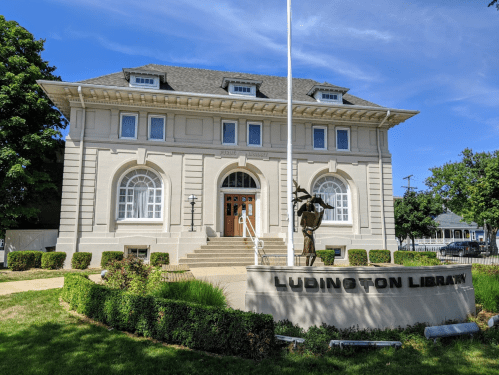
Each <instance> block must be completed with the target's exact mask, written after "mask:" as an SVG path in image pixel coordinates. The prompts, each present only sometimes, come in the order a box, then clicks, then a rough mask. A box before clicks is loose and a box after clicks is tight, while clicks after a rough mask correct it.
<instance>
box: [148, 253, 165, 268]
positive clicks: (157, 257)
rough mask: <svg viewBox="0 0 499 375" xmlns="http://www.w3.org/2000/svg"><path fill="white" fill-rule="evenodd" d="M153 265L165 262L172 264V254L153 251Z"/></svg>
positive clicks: (160, 264)
mask: <svg viewBox="0 0 499 375" xmlns="http://www.w3.org/2000/svg"><path fill="white" fill-rule="evenodd" d="M150 264H151V266H153V267H157V266H162V265H163V264H167V265H168V264H170V254H168V253H151V262H150Z"/></svg>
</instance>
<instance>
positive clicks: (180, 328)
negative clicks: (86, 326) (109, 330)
mask: <svg viewBox="0 0 499 375" xmlns="http://www.w3.org/2000/svg"><path fill="white" fill-rule="evenodd" d="M61 296H62V298H63V300H64V301H66V302H68V303H69V305H70V308H71V309H73V310H76V311H77V312H79V313H80V314H85V315H86V316H88V317H90V318H92V319H95V320H97V321H100V322H102V323H104V324H107V325H110V326H112V327H114V328H116V329H119V330H126V331H129V332H136V333H137V334H139V335H144V336H147V337H152V338H153V339H157V340H161V341H164V342H167V343H170V344H177V345H184V346H186V347H189V348H192V349H197V350H205V351H209V352H213V353H220V354H224V355H238V356H242V357H246V358H252V359H262V358H265V357H268V356H269V355H270V354H271V352H272V348H273V346H274V321H273V319H272V316H271V315H266V314H255V313H251V312H244V311H240V310H233V309H228V308H219V307H210V306H202V305H199V304H195V303H189V302H184V301H172V300H166V299H163V298H156V297H153V296H141V295H134V294H131V293H126V292H123V291H121V290H117V289H115V290H113V289H109V288H107V287H105V286H103V285H98V284H95V283H94V282H92V281H90V280H89V279H88V278H87V277H85V276H83V275H78V274H68V275H66V276H65V278H64V288H63V290H62V295H61Z"/></svg>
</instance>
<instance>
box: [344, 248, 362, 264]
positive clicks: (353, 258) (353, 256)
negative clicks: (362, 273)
mask: <svg viewBox="0 0 499 375" xmlns="http://www.w3.org/2000/svg"><path fill="white" fill-rule="evenodd" d="M348 262H349V263H350V265H351V266H354V267H355V266H367V251H366V250H364V249H351V250H348Z"/></svg>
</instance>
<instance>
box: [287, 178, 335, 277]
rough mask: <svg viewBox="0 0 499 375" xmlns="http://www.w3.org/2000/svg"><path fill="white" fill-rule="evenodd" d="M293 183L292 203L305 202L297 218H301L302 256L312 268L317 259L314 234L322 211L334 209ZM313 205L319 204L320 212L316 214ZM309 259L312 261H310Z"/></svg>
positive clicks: (322, 213) (319, 222) (320, 220)
mask: <svg viewBox="0 0 499 375" xmlns="http://www.w3.org/2000/svg"><path fill="white" fill-rule="evenodd" d="M293 183H294V184H295V191H294V192H293V194H294V195H295V197H294V198H293V203H297V202H303V200H304V199H306V200H307V201H306V202H305V203H303V204H302V205H301V207H300V209H299V210H298V216H301V220H300V225H301V227H302V233H303V237H304V241H303V253H302V255H304V256H305V257H306V258H307V260H306V265H307V266H308V265H309V263H310V267H312V265H313V264H314V262H315V258H316V257H317V255H316V253H315V241H314V232H315V231H316V230H317V229H319V227H320V226H321V223H322V217H323V216H324V210H325V209H334V207H333V206H330V205H329V204H327V203H325V202H324V201H323V200H322V198H321V197H320V196H318V195H317V194H314V195H313V196H312V195H310V194H309V193H308V192H307V191H306V190H305V189H303V188H300V186H299V185H298V184H297V183H296V181H294V180H293ZM298 193H305V195H302V196H301V197H298ZM315 204H319V205H320V206H321V207H322V210H321V211H319V212H316V209H315ZM310 258H312V259H311V260H310ZM309 260H310V262H309Z"/></svg>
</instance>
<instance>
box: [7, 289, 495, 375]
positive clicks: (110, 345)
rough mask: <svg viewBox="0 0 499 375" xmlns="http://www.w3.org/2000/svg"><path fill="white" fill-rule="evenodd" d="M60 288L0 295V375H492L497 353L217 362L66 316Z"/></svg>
mask: <svg viewBox="0 0 499 375" xmlns="http://www.w3.org/2000/svg"><path fill="white" fill-rule="evenodd" d="M60 292H61V291H60V289H52V290H46V291H37V292H25V293H18V294H12V295H7V296H0V358H1V360H0V374H2V375H15V374H20V375H21V374H22V375H29V374H50V375H57V374H65V375H70V374H99V375H102V374H104V375H107V374H183V375H186V374H217V375H219V374H238V375H239V374H248V373H250V374H320V373H334V374H383V375H388V374H396V375H405V374H417V375H423V374H431V375H434V374H453V375H454V374H466V375H469V374H497V373H499V359H498V358H499V346H498V345H497V342H496V343H492V344H483V342H482V341H480V340H479V339H469V338H463V339H451V340H445V341H444V342H443V343H442V342H440V343H437V344H436V345H434V344H433V342H432V341H427V340H425V339H424V338H423V337H421V336H419V335H414V336H413V337H410V338H408V339H407V341H405V342H404V343H403V344H404V346H403V348H402V349H399V350H394V349H392V348H390V349H383V350H369V351H365V350H364V351H361V352H358V353H350V354H347V353H341V352H336V353H335V354H334V355H331V354H329V355H326V356H325V357H315V356H311V355H305V354H298V353H297V354H289V353H287V352H286V351H285V350H283V351H282V352H281V353H277V354H276V356H275V357H274V358H271V359H267V360H265V361H262V362H253V361H250V360H245V359H240V358H235V357H219V356H214V355H208V354H205V353H200V352H195V351H191V350H185V349H180V348H177V347H171V346H166V345H163V344H160V343H154V342H152V341H150V340H147V339H144V338H135V337H132V336H131V335H128V334H125V333H122V332H118V331H115V330H111V331H109V330H108V329H107V328H106V327H102V326H97V325H93V324H90V323H87V322H85V321H82V320H80V319H79V318H76V317H74V316H72V315H71V314H69V313H68V312H67V311H66V310H64V308H63V307H62V306H61V305H60V302H59V295H60Z"/></svg>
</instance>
